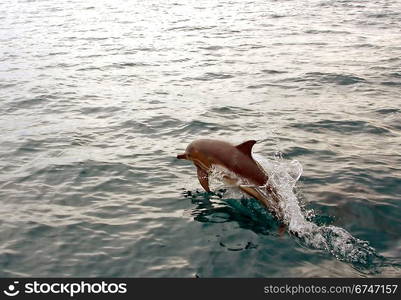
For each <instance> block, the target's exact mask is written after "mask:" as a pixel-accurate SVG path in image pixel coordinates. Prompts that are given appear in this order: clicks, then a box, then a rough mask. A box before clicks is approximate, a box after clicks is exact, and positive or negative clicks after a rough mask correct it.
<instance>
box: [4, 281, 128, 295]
mask: <svg viewBox="0 0 401 300" xmlns="http://www.w3.org/2000/svg"><path fill="white" fill-rule="evenodd" d="M3 293H4V295H6V296H9V297H14V296H17V295H19V294H20V293H24V294H66V295H69V296H70V297H71V298H72V297H74V296H75V295H78V294H125V293H127V284H126V283H107V282H105V281H101V282H100V283H99V282H95V283H92V282H90V283H89V282H85V281H80V282H73V283H60V282H53V283H47V282H40V281H37V280H35V281H32V282H25V283H24V284H20V282H19V281H14V282H13V283H11V284H10V285H8V287H7V289H6V290H3Z"/></svg>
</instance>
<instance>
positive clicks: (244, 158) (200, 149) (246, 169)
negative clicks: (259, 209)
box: [177, 139, 283, 220]
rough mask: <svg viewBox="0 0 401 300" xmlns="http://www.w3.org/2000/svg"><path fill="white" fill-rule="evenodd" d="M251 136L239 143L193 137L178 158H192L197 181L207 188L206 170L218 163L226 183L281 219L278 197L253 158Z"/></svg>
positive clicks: (207, 176) (265, 174)
mask: <svg viewBox="0 0 401 300" xmlns="http://www.w3.org/2000/svg"><path fill="white" fill-rule="evenodd" d="M255 144H256V141H255V140H248V141H246V142H243V143H241V144H239V145H236V146H235V145H232V144H230V143H228V142H225V141H220V140H212V139H199V140H195V141H193V142H192V143H190V144H189V145H188V147H187V148H186V150H185V152H184V153H183V154H179V155H177V158H178V159H186V160H189V161H192V162H193V163H194V165H195V166H196V169H197V175H198V179H199V183H200V184H201V186H202V187H203V188H204V189H205V191H206V192H210V188H209V174H210V173H211V172H212V171H213V169H214V168H215V167H222V168H223V170H224V171H225V172H223V176H222V179H223V181H224V182H225V183H226V184H229V185H234V186H236V187H238V188H239V189H240V190H241V191H243V192H244V193H246V194H248V195H250V196H251V197H254V198H256V199H257V200H259V202H260V203H261V204H262V205H263V206H264V207H265V208H267V209H268V210H269V211H270V212H272V213H273V214H274V215H276V217H277V218H279V219H281V220H282V219H283V212H282V209H281V206H280V199H279V197H278V194H277V192H276V190H275V188H274V187H273V186H271V185H269V183H268V179H269V177H268V175H267V173H266V172H265V171H264V170H263V168H262V167H261V166H260V165H259V164H258V163H257V162H256V161H255V160H254V159H253V157H252V147H253V145H255Z"/></svg>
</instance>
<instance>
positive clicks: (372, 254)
mask: <svg viewBox="0 0 401 300" xmlns="http://www.w3.org/2000/svg"><path fill="white" fill-rule="evenodd" d="M253 156H254V159H255V160H256V161H257V162H258V163H259V164H260V165H261V166H262V167H263V169H264V170H265V171H266V173H267V174H268V176H269V180H268V184H269V185H271V186H273V187H275V189H276V191H277V193H278V196H279V198H280V205H281V209H282V211H283V213H284V219H283V220H282V221H283V223H284V224H285V225H287V226H288V231H289V232H290V233H291V234H293V235H295V236H296V237H297V238H298V239H299V240H300V242H301V244H302V245H303V246H305V247H308V248H312V249H318V250H323V251H327V252H329V253H331V254H332V255H334V256H335V257H336V258H337V259H339V260H341V261H346V262H350V263H353V264H356V265H362V266H367V265H370V264H371V263H372V262H373V260H375V259H376V258H378V255H377V254H376V251H375V249H373V248H372V247H370V246H369V243H368V242H367V241H363V240H360V239H358V238H355V237H353V236H352V235H351V234H350V233H349V232H347V231H346V230H345V229H343V228H340V227H337V226H333V225H329V226H318V225H316V224H315V223H312V222H310V221H308V220H307V219H306V216H305V210H303V209H302V208H301V206H300V204H299V201H298V198H297V196H296V194H295V192H294V187H295V185H296V183H297V181H298V180H299V178H300V177H301V175H302V172H303V169H302V165H301V163H300V162H298V161H297V160H293V161H291V162H289V161H286V160H284V159H282V158H281V157H277V158H276V159H274V160H267V159H265V158H263V157H262V156H260V155H253ZM219 173H220V172H219V171H217V172H215V176H214V177H219ZM231 193H232V192H231ZM230 196H232V195H231V194H230Z"/></svg>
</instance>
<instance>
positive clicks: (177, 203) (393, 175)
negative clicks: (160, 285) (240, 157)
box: [0, 0, 401, 277]
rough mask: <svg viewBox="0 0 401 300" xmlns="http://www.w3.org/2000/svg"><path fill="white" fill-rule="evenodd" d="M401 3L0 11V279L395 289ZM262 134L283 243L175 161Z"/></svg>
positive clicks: (260, 153)
mask: <svg viewBox="0 0 401 300" xmlns="http://www.w3.org/2000/svg"><path fill="white" fill-rule="evenodd" d="M400 40H401V2H400V1H398V0H372V1H352V0H348V1H345V0H339V1H337V0H293V1H290V0H280V1H273V0H253V1H246V0H231V1H216V0H213V1H212V0H198V1H191V0H175V1H167V0H164V1H163V0H158V1H155V0H152V1H138V0H136V1H120V0H118V1H105V0H103V1H98V0H97V1H67V0H52V1H26V0H22V1H12V0H3V1H1V2H0V45H1V47H0V158H1V159H0V216H1V217H0V276H1V277H11V276H16V277H19V276H42V277H51V276H81V277H86V276H110V277H273V276H274V277H290V276H291V277H299V276H300V277H311V276H313V277H345V276H346V277H371V276H378V277H389V276H393V277H394V276H395V277H400V276H401V235H400V233H401V196H400V195H401V98H400V96H401V43H400ZM198 138H215V139H221V140H226V141H229V142H232V143H234V144H236V143H241V142H243V141H246V140H250V139H256V140H257V141H258V143H257V144H256V145H255V146H254V148H253V155H254V157H255V159H257V160H258V161H259V162H260V163H261V165H263V166H264V168H265V170H266V172H267V173H268V174H269V177H270V181H269V183H270V184H273V185H275V186H276V188H277V190H278V191H279V194H280V197H281V199H282V203H283V208H284V209H285V212H286V213H285V220H284V223H285V224H286V225H287V227H286V228H287V229H286V231H285V232H284V234H280V228H281V227H280V226H281V225H280V222H279V221H278V220H277V219H275V218H274V217H273V216H272V215H271V214H270V213H268V212H267V211H266V210H264V209H263V208H262V207H261V205H260V204H259V203H258V202H257V200H255V199H250V198H249V197H248V196H244V195H242V194H241V193H240V192H238V191H236V190H235V189H234V188H230V187H227V186H224V184H222V183H221V182H220V180H219V178H218V176H214V177H213V178H212V182H211V186H212V190H213V193H211V194H207V193H205V192H204V191H203V190H202V188H201V186H200V184H199V182H198V180H197V177H196V170H195V167H194V166H193V165H192V164H191V163H189V162H188V161H181V160H177V159H176V155H177V154H179V153H182V152H183V151H184V150H185V148H186V146H187V145H188V144H189V143H190V142H192V141H193V140H195V139H198Z"/></svg>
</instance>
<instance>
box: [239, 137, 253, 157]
mask: <svg viewBox="0 0 401 300" xmlns="http://www.w3.org/2000/svg"><path fill="white" fill-rule="evenodd" d="M255 144H256V141H255V140H249V141H246V142H243V143H242V144H239V145H237V146H235V147H236V148H237V149H238V150H239V151H241V152H242V153H244V154H245V155H247V156H249V157H251V158H252V147H253V145H255Z"/></svg>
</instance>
